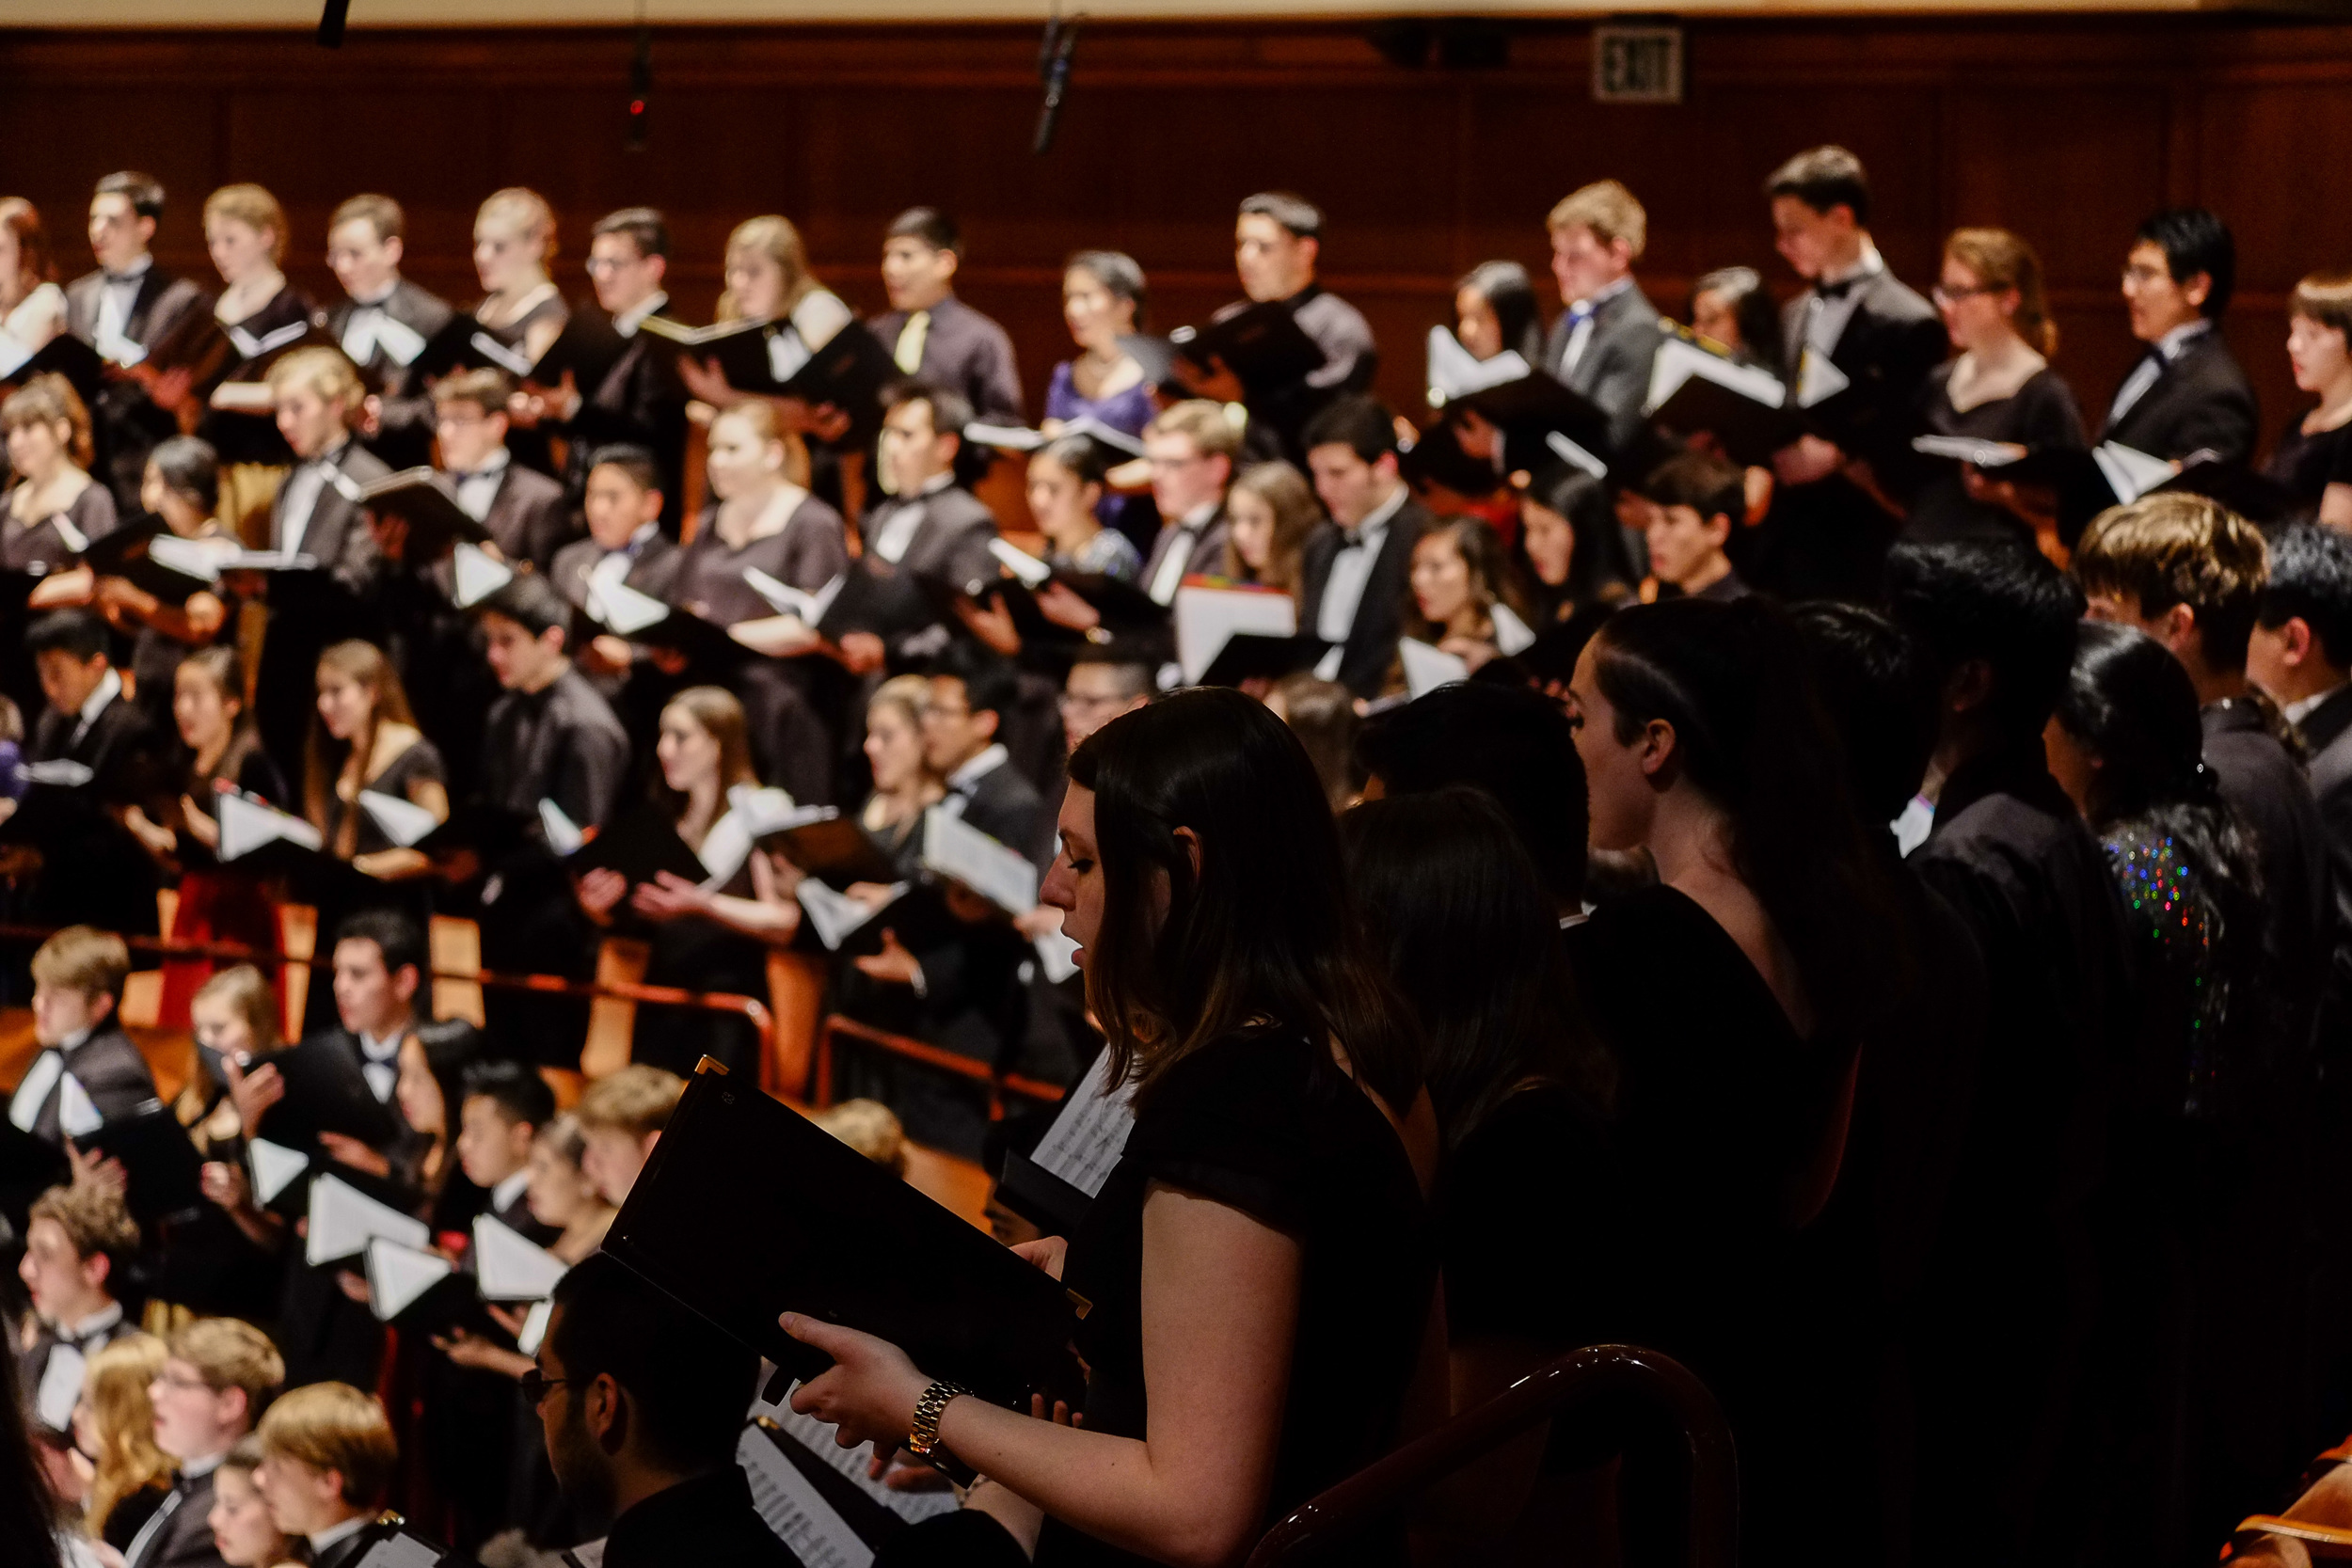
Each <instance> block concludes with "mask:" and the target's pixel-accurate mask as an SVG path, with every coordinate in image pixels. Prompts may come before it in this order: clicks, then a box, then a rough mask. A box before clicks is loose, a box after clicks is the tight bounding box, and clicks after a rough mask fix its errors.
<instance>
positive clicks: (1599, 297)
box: [1568, 273, 1633, 315]
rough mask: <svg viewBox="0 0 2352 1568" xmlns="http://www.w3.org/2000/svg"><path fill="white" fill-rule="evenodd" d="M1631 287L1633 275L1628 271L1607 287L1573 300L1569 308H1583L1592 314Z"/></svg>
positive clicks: (1588, 313)
mask: <svg viewBox="0 0 2352 1568" xmlns="http://www.w3.org/2000/svg"><path fill="white" fill-rule="evenodd" d="M1631 287H1633V275H1632V274H1631V273H1627V274H1626V275H1625V276H1624V277H1620V278H1618V279H1617V280H1616V281H1615V282H1614V283H1612V284H1610V285H1609V286H1608V287H1607V288H1605V289H1602V290H1600V291H1599V292H1597V293H1594V294H1592V295H1590V296H1588V297H1586V298H1584V299H1580V300H1574V301H1571V302H1570V303H1569V306H1568V309H1570V310H1577V309H1581V310H1583V311H1584V312H1585V313H1586V314H1587V315H1590V314H1591V313H1592V312H1593V311H1595V310H1597V309H1600V308H1601V307H1602V306H1604V305H1606V304H1608V303H1609V302H1610V301H1611V300H1613V299H1614V298H1616V297H1617V296H1618V295H1619V294H1621V293H1625V292H1626V291H1627V290H1628V289H1630V288H1631Z"/></svg>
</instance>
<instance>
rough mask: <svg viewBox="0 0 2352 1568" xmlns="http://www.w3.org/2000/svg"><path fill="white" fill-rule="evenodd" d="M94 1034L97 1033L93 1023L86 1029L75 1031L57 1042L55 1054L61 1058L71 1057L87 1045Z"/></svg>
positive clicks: (96, 1027) (95, 1025) (96, 1026)
mask: <svg viewBox="0 0 2352 1568" xmlns="http://www.w3.org/2000/svg"><path fill="white" fill-rule="evenodd" d="M96 1033H98V1025H97V1024H95V1023H93V1024H91V1025H90V1026H89V1027H88V1028H87V1029H76V1030H75V1031H73V1033H72V1034H70V1035H68V1036H67V1037H65V1038H63V1039H61V1040H59V1041H58V1042H57V1053H58V1054H59V1055H61V1056H71V1055H72V1054H73V1053H75V1052H76V1051H79V1050H81V1049H82V1047H84V1046H85V1045H87V1044H88V1043H89V1037H91V1036H92V1035H95V1034H96Z"/></svg>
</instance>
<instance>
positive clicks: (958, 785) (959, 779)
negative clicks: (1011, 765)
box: [947, 741, 1012, 793]
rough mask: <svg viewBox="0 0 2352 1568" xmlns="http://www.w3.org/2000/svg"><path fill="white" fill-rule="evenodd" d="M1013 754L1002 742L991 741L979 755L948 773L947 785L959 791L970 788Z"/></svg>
mask: <svg viewBox="0 0 2352 1568" xmlns="http://www.w3.org/2000/svg"><path fill="white" fill-rule="evenodd" d="M1011 755H1012V753H1011V752H1008V751H1006V750H1005V748H1004V746H1003V745H1002V744H1001V743H999V742H996V741H991V742H990V743H989V744H988V746H987V747H986V748H985V749H983V750H982V751H981V752H980V754H979V755H977V756H976V757H974V758H973V759H972V760H971V761H970V762H967V763H965V764H964V765H963V766H962V767H961V768H957V769H956V770H955V771H954V772H952V773H950V774H948V775H947V787H948V788H949V789H950V790H952V791H956V792H958V793H961V791H963V790H967V789H970V788H971V787H972V786H973V785H974V784H978V783H979V782H980V781H981V780H982V779H984V778H986V777H988V775H989V774H991V773H993V772H994V771H996V769H997V768H1000V767H1002V766H1003V765H1004V764H1005V763H1006V761H1008V760H1009V758H1010V757H1011Z"/></svg>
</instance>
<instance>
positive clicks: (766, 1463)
mask: <svg viewBox="0 0 2352 1568" xmlns="http://www.w3.org/2000/svg"><path fill="white" fill-rule="evenodd" d="M861 1451H863V1450H861ZM735 1459H736V1463H737V1464H739V1465H742V1467H743V1476H744V1479H745V1480H747V1481H750V1482H751V1485H752V1506H753V1507H754V1508H755V1509H757V1510H758V1511H759V1516H760V1518H762V1519H764V1520H766V1521H767V1524H768V1528H770V1529H771V1530H773V1531H775V1532H776V1539H777V1540H779V1541H781V1542H783V1543H784V1544H786V1545H787V1546H789V1547H791V1548H792V1552H793V1555H794V1556H796V1557H798V1558H799V1559H800V1560H801V1561H802V1562H803V1563H805V1564H806V1565H807V1568H871V1564H872V1562H873V1560H874V1549H873V1548H872V1547H871V1546H868V1545H867V1544H866V1543H865V1542H863V1541H861V1540H859V1539H858V1534H857V1531H855V1530H853V1529H851V1528H850V1522H849V1521H848V1520H846V1519H844V1518H842V1517H841V1513H840V1511H839V1510H838V1509H836V1508H834V1506H833V1504H831V1503H829V1502H827V1501H825V1499H824V1498H823V1497H821V1496H819V1495H818V1491H817V1488H815V1487H814V1486H811V1485H810V1484H809V1483H808V1478H807V1477H806V1476H804V1475H803V1474H801V1472H800V1471H799V1469H797V1468H796V1467H795V1466H794V1465H793V1464H792V1462H791V1461H790V1460H788V1459H787V1458H785V1457H784V1454H783V1452H782V1451H781V1450H780V1449H777V1447H776V1446H775V1444H773V1443H772V1442H771V1441H769V1439H768V1434H767V1433H764V1432H762V1431H760V1430H759V1428H758V1427H757V1426H756V1425H753V1426H747V1427H745V1428H744V1429H743V1435H742V1437H741V1438H740V1439H739V1440H738V1441H737V1443H736V1445H735Z"/></svg>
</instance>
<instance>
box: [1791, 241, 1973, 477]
mask: <svg viewBox="0 0 2352 1568" xmlns="http://www.w3.org/2000/svg"><path fill="white" fill-rule="evenodd" d="M1812 297H1813V291H1812V290H1810V289H1807V290H1806V291H1805V292H1804V293H1801V294H1799V295H1798V296H1797V297H1796V298H1794V299H1792V300H1790V301H1789V302H1788V306H1787V308H1786V309H1783V310H1782V312H1781V318H1780V319H1781V336H1782V340H1783V343H1782V346H1783V347H1784V348H1785V349H1786V351H1787V353H1788V359H1787V361H1786V363H1787V364H1788V366H1789V367H1790V372H1789V373H1790V374H1791V375H1792V376H1793V375H1794V374H1795V373H1796V371H1795V368H1796V367H1797V366H1799V365H1801V364H1803V363H1804V347H1805V341H1804V319H1805V309H1806V302H1807V301H1808V300H1810V299H1811V298H1812ZM1950 349H1951V335H1950V334H1949V333H1948V332H1947V331H1946V330H1945V328H1944V318H1943V317H1942V316H1940V315H1938V314H1937V313H1936V309H1935V307H1934V306H1932V305H1930V304H1929V303H1928V302H1927V301H1926V300H1924V299H1922V298H1920V297H1919V295H1918V293H1916V292H1915V291H1914V290H1913V289H1911V288H1910V287H1909V286H1908V285H1906V284H1905V283H1904V282H1903V281H1902V279H1900V278H1899V277H1896V276H1895V275H1894V273H1893V272H1891V271H1885V270H1882V271H1879V272H1875V273H1873V274H1871V275H1870V276H1869V277H1866V278H1864V279H1863V280H1862V281H1861V282H1859V283H1857V284H1855V285H1854V308H1853V314H1851V316H1849V317H1847V318H1846V326H1845V330H1844V331H1842V332H1840V333H1839V334H1838V335H1837V346H1836V347H1835V348H1833V349H1832V350H1830V356H1829V358H1830V363H1831V364H1833V365H1836V367H1837V368H1838V369H1839V370H1840V371H1842V372H1845V375H1846V378H1847V379H1848V380H1849V381H1851V382H1852V383H1853V387H1852V389H1851V391H1849V392H1848V393H1846V394H1845V396H1844V398H1843V400H1842V401H1841V403H1840V405H1839V429H1838V432H1837V436H1838V441H1837V444H1838V445H1839V446H1840V447H1841V448H1843V449H1844V450H1845V451H1847V452H1849V453H1851V455H1853V456H1855V457H1860V458H1865V459H1867V460H1868V461H1869V462H1871V463H1872V464H1874V465H1877V466H1880V467H1887V466H1888V465H1889V464H1890V463H1891V464H1892V465H1893V467H1892V468H1890V471H1889V473H1888V474H1887V475H1886V476H1883V477H1886V478H1888V479H1890V480H1891V479H1895V478H1897V477H1898V471H1899V470H1901V469H1905V468H1907V467H1909V454H1910V451H1911V437H1912V435H1913V430H1912V426H1913V424H1914V423H1915V422H1916V420H1917V415H1916V412H1915V410H1916V409H1917V408H1918V406H1919V389H1920V388H1921V387H1922V386H1923V385H1924V384H1925V383H1926V381H1927V379H1928V374H1929V372H1931V371H1933V370H1934V369H1935V367H1936V366H1938V365H1940V364H1942V363H1943V362H1944V360H1945V358H1946V356H1947V355H1948V354H1949V352H1950Z"/></svg>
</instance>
